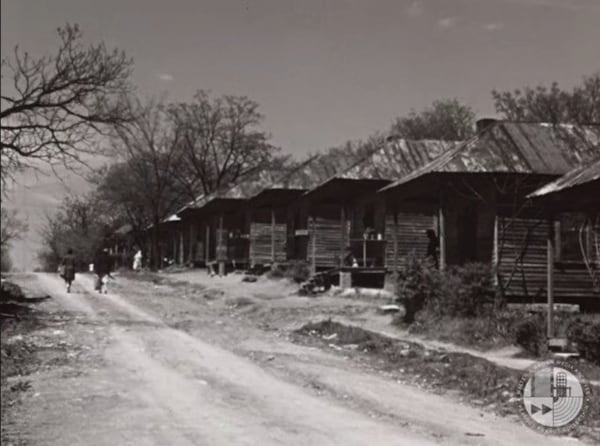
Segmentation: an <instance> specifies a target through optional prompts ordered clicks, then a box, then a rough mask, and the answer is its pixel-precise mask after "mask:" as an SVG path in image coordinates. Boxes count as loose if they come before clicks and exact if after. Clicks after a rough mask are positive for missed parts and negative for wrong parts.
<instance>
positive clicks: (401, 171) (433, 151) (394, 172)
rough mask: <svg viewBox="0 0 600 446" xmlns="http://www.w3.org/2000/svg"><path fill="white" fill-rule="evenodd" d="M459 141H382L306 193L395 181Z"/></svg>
mask: <svg viewBox="0 0 600 446" xmlns="http://www.w3.org/2000/svg"><path fill="white" fill-rule="evenodd" d="M459 144H460V142H458V141H438V140H417V141H414V140H407V139H400V138H395V139H391V140H387V141H385V142H384V143H383V144H382V145H381V146H380V147H376V148H374V149H373V150H371V151H369V153H367V154H366V155H363V156H362V157H361V158H360V159H359V160H358V161H357V162H355V163H354V164H352V165H351V166H350V167H349V168H347V169H346V170H344V171H341V173H336V174H334V175H333V176H331V177H329V178H328V179H327V180H325V181H323V182H322V183H321V184H319V185H318V186H316V187H313V188H312V189H311V190H309V191H308V192H306V194H307V195H311V194H314V193H316V192H318V190H319V189H320V188H322V187H326V186H328V185H330V184H331V183H333V182H335V181H336V180H390V181H391V180H394V179H396V178H401V177H404V176H406V175H408V174H409V173H410V172H413V171H414V170H415V169H418V168H420V167H422V166H423V165H425V164H427V163H428V162H430V161H431V160H433V159H435V158H436V157H438V156H440V155H441V154H443V153H444V152H447V151H448V150H451V149H453V148H454V147H456V146H457V145H459Z"/></svg>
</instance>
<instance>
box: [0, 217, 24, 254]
mask: <svg viewBox="0 0 600 446" xmlns="http://www.w3.org/2000/svg"><path fill="white" fill-rule="evenodd" d="M0 212H1V216H2V221H1V222H0V223H1V225H2V226H1V228H0V233H1V237H0V247H1V248H2V249H5V248H7V247H8V245H10V243H11V242H12V241H13V240H16V239H20V238H21V237H22V236H23V234H24V233H25V232H27V229H28V228H27V224H26V223H25V222H24V221H23V220H21V219H20V218H19V217H18V215H17V211H16V210H14V209H11V210H9V209H5V208H4V207H2V208H0Z"/></svg>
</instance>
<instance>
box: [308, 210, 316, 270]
mask: <svg viewBox="0 0 600 446" xmlns="http://www.w3.org/2000/svg"><path fill="white" fill-rule="evenodd" d="M309 222H310V227H311V230H310V243H311V266H310V268H311V270H312V273H313V275H314V274H316V273H317V233H316V229H315V218H314V217H312V216H311V217H309Z"/></svg>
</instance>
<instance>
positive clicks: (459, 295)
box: [396, 255, 497, 323]
mask: <svg viewBox="0 0 600 446" xmlns="http://www.w3.org/2000/svg"><path fill="white" fill-rule="evenodd" d="M396 295H397V296H398V300H399V302H401V303H402V304H403V305H404V307H405V308H406V314H405V318H404V321H405V322H408V323H411V322H413V321H414V319H415V314H416V313H417V312H418V311H420V310H421V309H423V308H424V307H427V310H428V313H430V314H432V315H434V316H438V317H442V316H456V317H475V316H479V315H482V314H484V313H485V310H486V309H489V308H491V306H492V303H493V302H494V295H495V293H494V286H493V283H492V273H491V269H490V268H489V267H488V266H487V265H484V264H479V263H471V264H467V265H465V266H463V267H455V268H452V269H450V270H449V271H446V272H441V271H439V270H437V269H436V268H434V267H433V265H432V264H431V263H430V262H429V261H427V260H423V259H418V258H416V257H415V256H414V255H413V256H410V257H409V258H408V261H407V264H406V266H405V268H403V269H402V270H401V271H399V272H398V275H397V280H396ZM496 306H497V305H496ZM488 313H489V311H488Z"/></svg>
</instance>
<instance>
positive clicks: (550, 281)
mask: <svg viewBox="0 0 600 446" xmlns="http://www.w3.org/2000/svg"><path fill="white" fill-rule="evenodd" d="M546 245H547V247H548V250H547V256H548V257H547V277H546V281H547V283H546V294H547V297H548V327H547V328H548V332H547V336H548V339H551V338H553V337H554V223H553V221H552V220H550V221H549V222H548V240H547V243H546Z"/></svg>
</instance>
